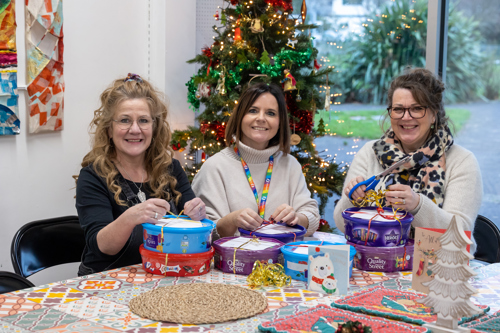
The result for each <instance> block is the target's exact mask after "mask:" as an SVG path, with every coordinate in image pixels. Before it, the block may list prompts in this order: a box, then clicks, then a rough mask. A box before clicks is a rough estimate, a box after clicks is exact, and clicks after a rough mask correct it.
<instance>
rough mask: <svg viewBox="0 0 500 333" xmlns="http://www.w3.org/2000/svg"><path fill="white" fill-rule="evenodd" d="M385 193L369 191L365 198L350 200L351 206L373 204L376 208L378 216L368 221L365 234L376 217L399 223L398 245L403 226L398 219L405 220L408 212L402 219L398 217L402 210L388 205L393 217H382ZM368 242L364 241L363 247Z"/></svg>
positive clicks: (368, 231) (382, 191)
mask: <svg viewBox="0 0 500 333" xmlns="http://www.w3.org/2000/svg"><path fill="white" fill-rule="evenodd" d="M386 192H387V190H382V189H379V190H378V191H375V190H369V191H367V192H365V196H364V197H363V198H358V199H357V200H351V202H352V204H353V205H354V206H355V207H367V206H369V205H371V204H375V206H377V212H378V214H376V215H374V216H373V217H372V218H371V219H370V220H369V221H368V230H367V233H370V225H371V223H372V220H373V219H374V218H375V217H376V216H377V215H379V216H381V217H383V218H385V219H387V220H396V221H398V222H399V226H400V228H401V231H400V233H399V239H398V245H399V242H400V241H401V237H403V224H402V223H401V220H400V218H405V217H406V214H407V213H408V212H406V211H405V214H404V215H403V216H402V217H398V214H397V213H398V211H400V210H402V209H401V208H394V207H393V206H392V205H390V206H389V207H391V208H392V213H393V215H392V216H390V215H384V214H382V213H383V212H385V211H384V206H382V202H383V200H384V198H385V193H386ZM395 204H399V203H398V202H396V203H395ZM367 242H368V238H367V239H366V240H365V246H366V244H367Z"/></svg>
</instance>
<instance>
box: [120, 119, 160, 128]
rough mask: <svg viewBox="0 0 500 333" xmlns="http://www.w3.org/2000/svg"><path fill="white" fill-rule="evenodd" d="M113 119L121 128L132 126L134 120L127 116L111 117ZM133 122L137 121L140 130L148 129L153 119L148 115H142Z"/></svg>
mask: <svg viewBox="0 0 500 333" xmlns="http://www.w3.org/2000/svg"><path fill="white" fill-rule="evenodd" d="M113 121H114V122H115V123H116V125H117V126H118V128H120V129H122V130H129V129H130V128H131V127H132V125H133V124H134V120H132V119H130V118H128V117H123V118H119V119H113ZM135 122H137V126H139V128H140V129H141V130H148V129H151V127H153V122H154V119H152V118H149V117H142V118H139V119H137V120H135Z"/></svg>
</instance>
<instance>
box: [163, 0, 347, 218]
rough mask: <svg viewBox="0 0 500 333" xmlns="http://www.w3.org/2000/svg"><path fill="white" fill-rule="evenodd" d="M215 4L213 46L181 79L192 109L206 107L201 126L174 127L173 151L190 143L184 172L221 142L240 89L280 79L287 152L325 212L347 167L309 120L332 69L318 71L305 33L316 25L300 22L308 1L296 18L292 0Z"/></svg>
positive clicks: (233, 0)
mask: <svg viewBox="0 0 500 333" xmlns="http://www.w3.org/2000/svg"><path fill="white" fill-rule="evenodd" d="M219 10H220V13H219ZM219 10H218V11H217V12H216V13H215V15H214V17H215V20H216V25H214V27H213V29H214V32H215V35H216V36H214V42H213V44H212V45H210V46H207V47H206V48H204V49H203V50H202V53H201V54H199V55H197V56H196V57H195V58H194V59H192V60H190V61H188V62H189V63H195V62H196V63H200V64H202V67H201V68H200V69H199V71H198V73H197V74H195V75H194V76H193V77H192V78H191V80H189V82H187V83H186V85H187V87H188V101H189V103H190V104H191V106H192V107H193V108H194V109H195V110H196V111H199V110H200V106H201V105H203V106H204V109H203V108H202V112H200V113H199V115H198V116H197V118H196V119H197V121H198V122H199V127H196V126H192V127H189V128H188V130H186V131H175V132H174V134H173V140H172V146H173V148H174V150H178V151H179V150H180V151H182V150H184V149H185V148H189V150H190V151H189V152H188V153H187V154H189V155H191V156H190V158H191V159H192V160H194V162H195V163H194V164H193V165H192V167H187V168H186V171H187V172H188V175H189V176H191V177H193V176H194V175H195V174H196V172H197V170H199V168H200V166H201V165H200V164H201V163H202V162H204V160H205V159H206V158H208V156H210V155H213V154H215V153H217V152H218V151H220V150H221V149H223V148H225V147H226V143H225V140H224V131H225V125H226V123H227V120H228V119H229V116H230V115H231V112H232V110H233V108H234V107H235V105H236V103H237V101H238V98H239V96H240V94H241V92H242V91H243V90H244V89H245V88H246V87H247V86H248V85H249V84H252V83H255V82H259V81H263V82H266V83H275V84H278V85H281V86H282V87H283V89H284V91H285V98H286V102H287V107H288V112H289V118H290V130H291V132H292V140H291V141H292V142H291V144H292V155H293V156H294V157H295V158H297V160H298V161H299V162H300V164H301V165H302V168H303V173H304V175H305V177H306V181H307V184H308V187H309V190H310V191H311V193H312V194H313V195H317V196H318V197H319V200H320V205H319V206H320V213H321V214H322V215H323V212H324V208H325V206H326V203H327V201H328V198H329V197H331V196H332V195H333V194H334V193H336V194H338V195H340V192H341V190H342V185H343V181H344V174H345V171H340V170H339V167H338V165H337V164H336V163H335V162H334V157H331V156H329V155H326V153H325V152H320V153H318V152H317V151H316V150H315V145H314V142H313V140H314V138H315V137H317V136H321V135H324V134H325V131H324V126H323V127H321V128H320V130H319V131H315V130H314V128H313V119H314V114H315V113H316V109H317V107H316V106H317V105H320V106H323V104H324V100H325V96H320V92H319V90H318V87H320V86H324V85H325V80H326V76H327V74H328V73H330V72H331V69H328V68H324V69H321V68H320V66H319V64H318V62H317V61H316V56H317V53H318V51H317V49H315V48H314V46H313V43H312V42H313V38H311V37H310V30H311V29H314V28H315V26H313V25H306V24H304V22H305V19H306V14H307V5H306V2H305V0H303V3H302V8H301V15H300V17H297V18H294V17H293V14H292V12H293V8H292V0H226V1H225V2H224V6H223V8H220V9H219ZM299 20H300V21H301V23H299ZM250 81H252V82H250ZM327 98H328V96H327ZM199 151H201V154H200V153H199ZM200 155H201V156H200ZM200 159H201V162H200ZM197 162H200V163H197Z"/></svg>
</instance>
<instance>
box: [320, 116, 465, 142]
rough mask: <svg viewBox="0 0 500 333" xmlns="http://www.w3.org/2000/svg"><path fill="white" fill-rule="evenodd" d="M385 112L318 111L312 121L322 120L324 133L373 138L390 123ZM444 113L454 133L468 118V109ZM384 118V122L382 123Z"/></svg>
mask: <svg viewBox="0 0 500 333" xmlns="http://www.w3.org/2000/svg"><path fill="white" fill-rule="evenodd" d="M386 114H387V111H386V110H370V111H366V110H358V111H348V112H335V113H334V112H332V113H331V114H328V113H327V112H324V111H319V113H318V114H317V115H316V117H315V119H314V123H315V124H319V123H320V122H321V121H322V120H324V121H325V122H326V124H325V131H326V133H325V134H326V135H335V136H339V137H343V138H351V137H354V138H362V139H368V140H374V139H378V138H380V136H381V135H382V134H383V130H382V125H383V128H384V129H385V130H387V128H388V127H389V125H390V121H389V119H388V118H386V117H385V115H386ZM446 115H447V116H449V117H450V120H451V123H452V126H451V128H452V131H453V132H454V134H456V133H458V132H459V131H460V129H461V128H462V127H463V126H464V125H465V123H466V122H467V120H469V118H470V111H469V110H466V109H446ZM384 119H385V122H383V123H382V121H383V120H384ZM318 127H319V125H318Z"/></svg>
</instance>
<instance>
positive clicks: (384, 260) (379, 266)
mask: <svg viewBox="0 0 500 333" xmlns="http://www.w3.org/2000/svg"><path fill="white" fill-rule="evenodd" d="M347 244H349V245H351V246H354V247H355V248H356V255H355V256H354V267H356V268H357V269H361V270H364V271H376V272H396V271H411V270H412V269H413V239H409V240H408V242H407V243H406V245H405V246H394V247H371V246H363V245H359V244H353V243H350V242H347Z"/></svg>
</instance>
